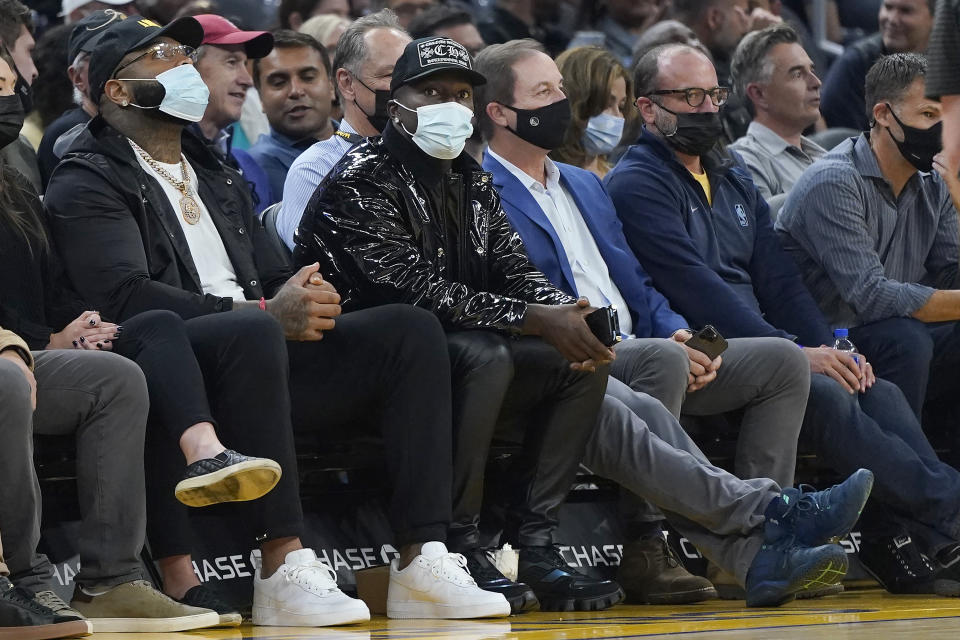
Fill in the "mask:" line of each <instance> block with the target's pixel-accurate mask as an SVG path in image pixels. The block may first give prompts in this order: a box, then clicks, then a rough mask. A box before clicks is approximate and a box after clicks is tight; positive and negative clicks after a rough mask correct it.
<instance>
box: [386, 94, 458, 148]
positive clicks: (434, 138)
mask: <svg viewBox="0 0 960 640" xmlns="http://www.w3.org/2000/svg"><path fill="white" fill-rule="evenodd" d="M394 102H396V104H397V106H398V107H400V108H402V109H406V110H407V111H414V112H416V114H417V130H416V131H414V132H413V133H410V132H409V131H407V128H406V127H405V126H403V123H402V122H401V123H400V126H401V127H403V130H404V131H406V132H407V135H409V136H410V137H411V138H412V139H413V143H414V144H415V145H417V146H418V147H420V149H421V150H422V151H423V152H424V153H426V154H427V155H429V156H433V157H434V158H438V159H440V160H453V159H454V158H456V157H457V156H459V155H460V153H461V152H462V151H463V147H464V146H465V145H466V142H467V138H469V137H470V136H471V135H472V134H473V123H472V122H471V120H472V119H473V111H471V110H470V109H468V108H467V107H465V106H463V105H462V104H460V103H458V102H441V103H439V104H430V105H425V106H422V107H417V108H416V109H411V108H410V107H407V106H404V105H402V104H400V103H399V102H397V101H396V100H394Z"/></svg>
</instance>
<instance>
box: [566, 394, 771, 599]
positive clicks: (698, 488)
mask: <svg viewBox="0 0 960 640" xmlns="http://www.w3.org/2000/svg"><path fill="white" fill-rule="evenodd" d="M584 464H586V465H587V466H588V467H589V468H590V469H591V470H592V471H593V472H594V473H596V474H598V475H601V476H604V477H607V478H610V479H611V480H614V481H616V482H618V483H619V484H620V485H621V486H622V487H624V488H625V489H627V490H629V491H631V492H633V493H634V494H636V495H637V496H640V497H641V498H643V499H644V500H646V501H648V502H650V503H652V504H653V505H656V506H657V507H659V508H660V509H662V511H663V513H664V515H665V516H666V518H667V520H669V521H670V523H671V524H672V525H673V526H674V527H675V528H676V529H677V531H678V532H679V533H680V534H681V535H683V536H684V537H686V538H687V539H688V540H690V541H691V542H692V543H693V544H695V545H696V546H697V548H698V549H699V550H700V552H701V553H703V555H705V556H706V557H707V558H709V559H710V560H712V561H713V562H714V563H715V564H717V565H718V566H720V567H721V568H723V569H724V570H725V571H728V572H729V573H731V574H733V575H734V576H736V578H737V579H738V580H739V581H740V582H741V583H743V582H744V581H745V580H746V576H747V571H748V569H749V568H750V564H751V563H752V562H753V557H754V556H755V555H756V554H757V551H758V550H759V549H760V545H761V543H762V542H763V535H762V532H763V529H762V528H761V525H762V524H763V522H764V516H763V513H764V510H765V509H766V507H767V505H768V504H769V503H770V501H771V500H772V499H773V498H774V497H776V496H777V495H779V494H780V487H779V486H778V485H777V483H776V482H774V481H773V480H770V479H768V478H756V479H752V480H741V479H739V478H738V477H736V476H734V475H732V474H730V473H727V472H726V471H724V470H723V469H720V468H717V467H715V466H713V465H711V464H710V462H709V461H708V460H707V458H706V456H704V455H703V452H701V451H700V449H699V448H698V447H697V445H696V444H694V442H693V440H691V439H690V437H689V436H688V435H687V434H686V432H685V431H684V430H683V427H681V426H680V423H679V422H678V421H677V419H676V418H675V417H674V416H673V415H671V414H670V412H669V411H667V410H666V408H664V406H663V405H662V404H661V403H660V402H659V401H658V400H656V399H654V398H652V397H650V396H648V395H646V394H643V393H638V392H636V391H633V390H632V389H630V388H629V387H627V386H626V385H625V384H623V383H621V382H619V381H618V380H616V379H614V378H611V379H610V381H609V384H608V385H607V394H606V397H605V398H604V402H603V406H602V408H601V410H600V414H599V417H598V420H597V427H596V429H595V431H594V433H593V436H592V437H591V438H590V441H589V442H588V443H587V449H586V455H585V458H584Z"/></svg>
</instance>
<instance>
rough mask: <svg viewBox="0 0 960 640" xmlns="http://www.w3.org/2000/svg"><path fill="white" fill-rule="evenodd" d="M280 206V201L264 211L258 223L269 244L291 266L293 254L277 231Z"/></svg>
mask: <svg viewBox="0 0 960 640" xmlns="http://www.w3.org/2000/svg"><path fill="white" fill-rule="evenodd" d="M282 204H283V202H282V201H281V202H277V203H275V204H272V205H270V206H269V207H267V208H266V209H264V210H263V216H262V217H261V218H260V222H261V223H262V224H263V229H264V231H266V232H267V237H268V238H270V243H271V244H272V245H274V248H275V249H276V250H277V253H278V254H279V255H281V256H283V258H284V259H285V260H286V261H287V263H288V264H290V265H291V266H293V253H292V252H291V251H290V247H288V246H287V243H285V242H284V241H283V238H281V237H280V233H279V232H278V231H277V215H279V213H280V206H281V205H282Z"/></svg>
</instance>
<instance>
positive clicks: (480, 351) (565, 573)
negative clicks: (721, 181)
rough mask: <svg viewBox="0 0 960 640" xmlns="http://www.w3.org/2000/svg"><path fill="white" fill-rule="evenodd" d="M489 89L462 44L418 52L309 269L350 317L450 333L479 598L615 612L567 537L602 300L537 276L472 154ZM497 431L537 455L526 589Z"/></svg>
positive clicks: (519, 505) (595, 374)
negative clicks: (512, 564) (491, 536)
mask: <svg viewBox="0 0 960 640" xmlns="http://www.w3.org/2000/svg"><path fill="white" fill-rule="evenodd" d="M483 82H485V79H484V78H483V76H481V75H480V74H478V73H476V72H475V71H473V70H472V68H471V63H470V56H469V54H468V53H467V52H466V50H465V49H464V48H463V47H462V46H461V45H459V44H457V43H455V42H453V41H452V40H449V39H446V38H423V39H420V40H416V41H414V42H412V43H410V44H409V45H408V46H407V47H406V49H405V51H404V54H403V56H401V58H400V60H398V61H397V65H396V67H395V69H394V72H393V78H392V82H391V97H392V100H391V103H390V105H389V114H390V122H389V124H388V125H387V127H386V129H385V131H384V134H383V137H382V138H380V139H370V140H369V141H367V142H364V143H362V144H360V145H359V146H357V147H355V148H354V149H352V150H351V151H350V152H348V153H347V154H346V155H345V156H344V158H343V159H342V160H341V161H340V163H338V164H337V166H336V167H334V169H333V170H332V171H331V172H330V174H329V175H328V176H327V178H326V179H325V180H324V182H323V183H321V185H320V187H319V188H318V190H317V193H316V194H315V195H314V197H313V198H312V199H311V201H310V203H309V204H308V206H307V208H306V211H305V212H304V215H303V218H302V220H301V225H300V229H299V231H298V232H297V234H296V243H297V246H296V248H295V251H294V260H295V262H296V263H297V264H310V263H312V262H314V261H319V262H320V264H321V270H322V271H323V273H325V274H326V275H327V277H328V278H329V280H330V281H331V282H332V283H334V285H335V286H336V287H337V290H338V291H339V292H340V294H341V296H342V305H343V307H344V310H345V311H349V310H352V309H362V308H367V307H374V306H380V305H385V304H391V303H406V304H411V305H416V306H419V307H422V308H425V309H429V310H430V311H432V312H433V313H434V314H435V315H436V316H437V317H438V318H439V319H440V321H441V322H442V324H443V325H444V328H445V329H446V330H447V335H448V342H449V344H450V354H451V364H452V367H453V378H454V433H455V441H454V485H453V486H454V508H453V524H452V526H451V531H450V534H449V535H448V544H449V545H450V547H451V549H452V550H455V551H459V552H461V553H463V554H464V555H466V556H467V562H468V567H469V568H470V571H471V573H472V574H473V576H474V578H475V579H476V580H477V582H478V584H479V585H480V586H481V587H483V588H486V589H490V590H495V591H499V592H501V593H503V594H504V595H505V596H506V597H507V600H509V601H510V603H511V606H512V607H513V610H514V611H519V610H523V609H526V608H529V607H531V606H533V605H534V604H535V603H536V602H537V600H538V599H539V602H540V605H541V608H543V609H545V610H557V609H559V610H569V609H602V608H606V607H609V606H612V605H613V604H616V603H617V602H619V601H620V599H621V598H622V591H621V590H620V588H619V585H617V584H616V583H614V582H611V581H603V580H595V579H593V578H589V577H587V576H584V575H581V574H579V573H577V572H575V571H573V570H572V569H570V568H569V567H568V566H567V564H566V562H564V560H563V558H562V557H561V555H560V553H559V551H558V550H557V549H556V547H554V546H553V543H554V538H553V534H554V530H555V529H556V525H557V514H558V511H559V508H560V505H561V503H562V502H563V500H564V498H565V496H566V493H567V491H568V490H569V488H570V485H571V483H572V482H573V480H574V478H575V474H576V470H577V465H578V463H579V461H580V460H581V458H582V457H583V451H584V447H585V444H586V442H587V439H588V438H589V437H590V434H591V431H592V428H593V425H594V424H595V421H596V415H597V411H598V409H599V406H600V403H601V401H602V398H603V393H604V389H605V386H606V380H605V378H606V371H607V367H606V364H607V363H608V362H609V361H610V360H611V359H612V357H613V354H612V352H611V351H610V350H609V349H607V348H606V347H605V346H604V345H603V344H602V343H601V342H600V341H599V340H597V338H595V337H594V336H593V334H592V333H591V332H590V330H589V328H588V327H587V324H586V322H585V321H584V317H585V316H586V315H587V314H588V313H589V312H590V311H592V309H591V308H590V307H589V303H588V301H587V300H586V299H580V300H576V299H574V298H572V297H570V296H568V295H566V294H565V293H563V292H562V291H560V290H558V289H557V288H555V287H554V286H553V285H552V284H550V282H549V281H548V280H547V278H546V277H545V276H544V275H543V274H542V273H540V272H539V271H538V270H537V269H536V268H535V267H534V266H533V265H532V264H531V263H530V261H529V259H528V258H527V255H526V251H525V250H524V247H523V244H522V242H521V240H520V238H519V236H518V235H517V234H516V233H515V232H514V231H513V230H512V229H511V227H510V224H509V222H508V220H507V218H506V216H505V214H504V212H503V210H502V209H501V207H500V198H499V195H498V194H497V192H496V190H495V189H494V188H493V181H492V180H491V177H490V174H488V173H486V172H484V171H483V170H482V169H481V167H480V166H479V165H478V164H477V163H476V162H474V161H473V160H472V159H471V158H470V156H469V155H468V154H466V153H462V151H463V146H464V141H465V140H466V138H467V137H469V135H470V134H471V132H472V126H470V120H471V118H472V116H473V95H472V91H473V87H474V86H476V85H478V84H482V83H483ZM411 132H413V133H411ZM495 432H496V435H498V436H501V437H505V438H508V439H512V440H516V441H518V442H521V443H522V445H523V448H522V452H521V453H520V454H519V455H518V456H517V457H516V458H517V459H516V461H515V465H514V468H513V473H511V477H510V484H511V488H512V490H513V500H512V504H511V505H510V509H509V510H508V518H507V523H506V527H505V536H504V537H505V538H506V539H507V541H509V542H511V543H514V544H518V545H519V546H520V548H521V551H520V564H519V580H520V581H521V583H520V584H514V583H511V582H509V581H508V580H506V578H504V577H503V576H502V575H501V574H500V573H499V572H498V571H497V570H496V569H495V568H494V567H493V565H492V564H491V563H490V562H489V560H488V559H487V556H486V554H485V552H484V550H483V549H482V548H481V546H480V536H479V529H478V517H479V512H480V507H481V504H482V497H483V493H482V492H483V481H484V478H483V472H484V467H485V462H486V457H487V452H488V450H489V446H490V442H491V440H492V438H493V436H494V434H495ZM524 583H526V584H524ZM527 584H529V587H527ZM531 588H532V592H533V593H531ZM534 594H535V596H536V597H534Z"/></svg>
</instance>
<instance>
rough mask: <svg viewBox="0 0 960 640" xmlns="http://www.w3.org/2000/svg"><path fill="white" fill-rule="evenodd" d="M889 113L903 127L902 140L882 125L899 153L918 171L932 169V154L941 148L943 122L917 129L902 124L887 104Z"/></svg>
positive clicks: (938, 151) (935, 153)
mask: <svg viewBox="0 0 960 640" xmlns="http://www.w3.org/2000/svg"><path fill="white" fill-rule="evenodd" d="M887 109H888V110H889V111H890V115H892V116H893V119H894V120H896V121H897V124H898V125H900V128H901V129H903V142H901V141H900V140H897V139H896V138H894V137H893V133H892V132H891V131H890V127H884V129H886V130H887V133H888V134H890V137H891V138H893V142H894V144H896V145H897V149H899V150H900V155H902V156H903V157H904V158H906V160H907V162H909V163H910V164H912V165H913V166H914V167H916V169H917V170H918V171H925V172H927V173H929V172H930V171H933V156H935V155H937V154H938V153H940V149H942V148H943V142H942V139H941V135H942V134H943V122H938V123H937V124H935V125H933V126H932V127H930V128H929V129H918V128H916V127H911V126H910V125H907V124H903V123H902V122H901V121H900V118H898V117H897V114H895V113H894V112H893V107H891V106H890V105H889V104H887Z"/></svg>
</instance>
